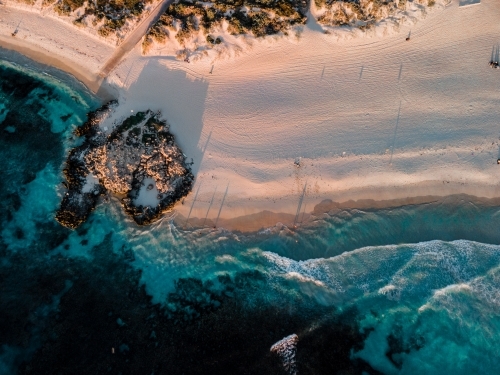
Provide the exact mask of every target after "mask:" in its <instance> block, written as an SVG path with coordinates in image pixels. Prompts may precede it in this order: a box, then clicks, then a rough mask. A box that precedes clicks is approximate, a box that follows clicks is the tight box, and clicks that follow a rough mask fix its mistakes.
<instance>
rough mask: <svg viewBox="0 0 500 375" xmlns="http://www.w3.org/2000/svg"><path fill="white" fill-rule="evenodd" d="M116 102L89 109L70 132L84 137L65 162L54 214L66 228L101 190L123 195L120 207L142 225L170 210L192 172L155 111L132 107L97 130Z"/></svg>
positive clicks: (93, 202) (188, 184)
mask: <svg viewBox="0 0 500 375" xmlns="http://www.w3.org/2000/svg"><path fill="white" fill-rule="evenodd" d="M117 104H118V103H117V102H116V101H112V102H110V103H108V104H106V105H104V106H103V107H101V108H100V109H98V110H96V111H94V112H91V113H90V114H89V115H88V120H87V121H86V122H85V124H83V125H82V126H81V127H80V128H78V129H77V130H76V131H75V134H76V135H78V136H84V137H85V141H84V142H83V144H82V145H81V146H79V147H76V148H74V149H73V150H72V151H71V152H70V154H69V156H68V159H67V161H66V168H65V169H64V174H65V177H66V181H67V182H66V183H65V186H66V187H67V189H68V191H67V193H66V194H65V195H64V197H63V200H62V202H61V207H60V208H59V210H58V212H57V214H56V219H57V220H58V221H59V222H60V223H61V224H62V225H64V226H66V227H69V228H76V227H78V226H79V225H80V224H81V223H83V222H84V221H85V220H86V219H87V217H88V216H89V215H90V213H91V212H92V210H93V209H94V208H95V206H96V204H97V202H98V201H99V197H100V196H101V195H103V194H105V193H106V192H110V193H114V194H120V195H125V196H126V197H125V198H124V199H123V200H122V203H123V205H124V208H125V211H126V212H127V213H128V214H130V215H131V216H132V217H133V219H134V220H135V221H136V223H138V224H141V225H142V224H148V223H151V222H152V221H154V220H156V219H158V218H159V217H160V216H161V214H162V213H164V212H166V211H169V210H171V209H172V207H173V206H174V204H175V203H176V202H177V201H178V200H179V199H181V198H182V197H184V196H185V195H187V194H188V193H189V192H190V191H191V188H192V185H193V180H194V176H193V174H192V173H191V170H190V168H189V166H188V165H187V164H186V162H185V157H184V155H183V153H182V151H181V150H180V148H179V147H178V146H177V145H176V144H175V141H174V136H173V135H172V134H171V133H170V132H169V127H168V124H167V123H166V122H165V121H163V120H160V116H161V114H160V113H153V112H152V111H149V110H148V111H146V112H137V113H136V114H135V115H132V116H130V117H128V118H127V119H125V120H124V121H123V122H122V123H121V124H120V125H118V126H117V127H116V128H115V129H114V130H113V132H112V133H111V134H109V135H108V136H106V135H105V134H104V133H103V132H102V131H101V130H100V127H99V125H100V124H101V122H102V121H103V120H104V119H105V118H106V117H108V116H109V114H110V112H111V111H112V110H113V109H114V108H115V107H116V106H117ZM155 189H156V190H155ZM149 192H150V193H149Z"/></svg>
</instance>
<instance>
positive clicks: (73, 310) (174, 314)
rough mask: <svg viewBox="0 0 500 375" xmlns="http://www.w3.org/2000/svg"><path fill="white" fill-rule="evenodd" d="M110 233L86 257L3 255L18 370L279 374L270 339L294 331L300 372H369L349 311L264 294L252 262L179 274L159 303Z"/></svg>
mask: <svg viewBox="0 0 500 375" xmlns="http://www.w3.org/2000/svg"><path fill="white" fill-rule="evenodd" d="M112 241H113V239H112V235H111V234H109V235H107V236H106V238H105V240H104V241H103V242H102V243H101V244H100V245H98V246H95V247H94V248H93V249H92V250H91V256H92V259H88V260H87V259H85V260H84V259H78V260H76V259H68V258H64V257H61V256H47V255H45V254H43V252H36V251H35V252H34V254H33V255H32V256H31V259H29V258H28V257H26V256H19V255H13V254H10V255H8V254H5V253H3V254H2V255H3V256H7V257H8V258H9V260H10V267H4V268H2V269H1V278H2V280H3V281H4V284H5V285H8V286H9V288H8V289H3V290H2V300H3V301H5V302H6V303H5V304H3V305H2V306H1V307H0V317H1V318H2V319H1V320H0V328H1V329H2V332H5V334H4V335H3V336H2V338H1V339H0V345H9V346H13V347H17V348H22V349H23V350H24V351H29V350H31V352H30V353H31V354H30V357H27V356H25V357H20V358H21V359H22V364H20V366H19V371H18V373H19V374H54V375H55V374H100V373H113V374H119V373H121V374H151V373H155V374H174V375H175V374H186V375H187V374H236V373H237V374H286V371H285V370H284V368H283V367H282V364H281V361H280V359H279V358H278V357H277V356H276V355H275V354H274V353H272V352H270V347H271V346H272V345H273V344H274V343H275V342H277V341H279V340H280V339H282V338H283V337H285V336H287V335H289V334H291V333H294V332H296V333H297V334H298V336H299V346H298V357H297V358H298V366H299V373H300V374H331V373H349V374H361V373H362V371H367V372H368V373H371V374H376V372H375V371H373V369H371V368H370V367H369V365H367V364H366V363H364V362H362V361H360V360H351V359H350V353H351V351H352V350H358V349H360V348H361V347H362V346H363V341H364V339H365V337H366V333H365V334H361V333H360V331H359V327H358V325H357V323H356V322H357V320H358V316H357V314H356V312H355V311H350V312H349V313H338V312H336V311H335V309H334V308H331V307H330V308H326V307H323V306H321V305H318V304H317V303H315V302H314V301H312V300H310V299H309V298H304V297H299V296H297V295H292V294H288V293H287V292H285V293H284V294H283V295H280V294H277V295H275V296H274V297H273V298H272V299H270V300H266V297H265V296H266V293H268V290H269V288H270V286H269V285H268V282H267V278H266V277H265V276H264V275H263V274H261V273H259V272H257V271H249V272H241V273H238V274H236V275H235V276H234V277H230V276H228V275H220V276H219V277H218V278H217V279H215V280H213V281H205V282H203V281H201V280H199V279H195V278H188V279H179V280H177V282H176V284H175V290H174V291H173V292H171V293H170V294H169V295H168V297H167V301H166V304H165V306H166V307H164V308H162V307H161V306H159V305H154V304H152V302H151V298H150V297H149V296H148V295H147V294H146V292H145V290H144V287H143V286H141V285H140V276H141V273H140V271H137V270H136V269H134V268H133V267H132V266H131V265H130V262H131V261H133V259H134V256H133V253H132V251H130V250H127V249H126V248H123V249H122V250H121V251H120V252H118V253H116V252H114V251H113V250H112ZM27 266H28V267H27ZM28 274H29V276H28ZM23 275H25V276H26V277H25V278H24V279H25V280H26V282H25V283H21V284H20V283H18V282H17V281H18V279H19V277H20V276H21V278H22V276H23ZM6 296H7V297H8V298H6ZM54 296H56V297H57V298H56V299H57V301H58V303H57V305H54V298H55V297H54ZM46 306H52V307H51V308H50V309H47V308H45V310H43V309H44V307H46ZM54 306H55V307H54ZM42 310H43V311H46V312H45V314H44V316H43V317H42V316H39V315H37V314H36V312H40V311H42ZM38 314H39V313H38ZM318 322H320V323H318ZM312 326H314V327H315V328H314V330H311V329H310V327H312ZM33 342H36V343H37V345H36V348H33ZM30 348H31V349H30ZM331 370H333V372H332V371H331Z"/></svg>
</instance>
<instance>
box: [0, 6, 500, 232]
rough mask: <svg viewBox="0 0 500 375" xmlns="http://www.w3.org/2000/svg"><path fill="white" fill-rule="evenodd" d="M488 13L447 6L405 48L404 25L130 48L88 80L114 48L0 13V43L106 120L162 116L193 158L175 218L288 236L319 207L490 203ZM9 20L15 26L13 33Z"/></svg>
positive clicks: (493, 184)
mask: <svg viewBox="0 0 500 375" xmlns="http://www.w3.org/2000/svg"><path fill="white" fill-rule="evenodd" d="M492 7H494V8H495V9H497V8H500V7H499V4H497V3H495V2H494V1H493V0H485V1H484V2H482V3H481V7H468V8H464V9H461V8H460V7H459V6H458V4H456V2H455V4H454V5H453V6H450V7H448V8H447V9H446V10H445V11H443V12H434V13H433V14H432V15H431V16H430V17H429V18H428V19H426V20H425V21H422V22H420V23H418V24H417V25H416V26H415V27H414V28H412V30H411V31H412V41H411V43H409V42H406V41H404V39H403V38H402V37H401V35H403V36H404V35H406V33H407V31H408V28H409V27H408V26H404V27H402V28H401V30H400V31H399V34H396V35H390V36H384V37H370V38H368V37H367V38H366V39H364V38H359V39H355V38H354V39H352V40H350V41H349V43H347V42H346V41H340V42H339V41H335V40H334V39H332V38H329V39H328V36H325V35H323V34H321V33H319V32H318V31H315V30H311V29H306V30H305V31H304V33H303V36H301V38H302V39H303V40H306V41H307V42H306V43H305V42H304V41H303V40H296V41H295V40H293V41H292V40H285V39H281V40H266V41H265V42H262V43H260V42H259V43H256V44H255V45H254V46H252V47H251V48H250V47H249V48H250V49H253V51H252V53H250V52H249V51H247V53H246V54H243V55H242V56H239V57H236V58H234V59H230V60H221V61H217V64H215V61H214V62H212V61H208V60H207V61H199V62H196V63H193V64H186V63H183V62H179V61H176V60H175V59H168V58H165V57H161V56H159V57H155V56H148V57H144V56H142V55H141V53H140V51H139V49H140V46H136V48H135V49H134V50H132V51H131V52H130V53H129V55H128V56H127V57H126V58H125V59H124V60H123V61H122V62H121V63H120V64H119V66H118V67H117V68H116V69H115V70H114V71H113V72H112V73H111V75H110V76H109V77H108V78H107V79H106V80H104V81H101V80H100V79H99V76H98V73H97V72H99V70H100V69H101V68H102V66H103V65H104V64H105V63H106V61H108V59H109V57H110V56H112V55H113V52H114V49H113V48H111V47H110V46H109V45H104V44H103V43H99V42H98V41H96V40H94V39H92V38H90V37H89V36H86V35H84V33H83V32H81V31H79V30H78V29H76V28H71V27H70V26H68V25H65V24H62V23H60V24H54V23H53V20H51V19H49V18H47V19H45V18H43V17H41V16H38V15H36V14H29V15H27V14H25V12H24V13H23V11H21V10H17V9H11V8H8V7H6V8H4V9H8V10H9V11H8V12H6V15H5V16H4V15H3V17H7V18H8V17H10V18H8V22H7V23H5V24H4V25H3V26H4V27H3V28H2V25H0V45H1V46H2V47H3V48H6V49H11V50H15V51H17V52H19V53H21V54H23V55H26V56H28V57H29V58H31V59H33V60H35V61H38V62H40V63H43V64H48V65H50V66H54V67H55V68H57V69H61V70H63V71H65V72H67V73H69V74H71V75H73V76H74V77H75V78H76V79H78V80H79V81H81V82H82V83H83V84H85V86H87V87H88V88H89V89H90V90H92V91H93V92H95V93H96V94H97V95H98V96H99V97H100V98H101V100H103V101H104V100H106V99H111V98H118V100H119V101H120V108H119V110H118V111H117V113H116V115H115V117H114V119H120V118H124V116H127V115H129V114H130V112H131V111H132V110H133V111H138V110H146V109H151V110H153V111H155V110H161V111H162V112H163V114H164V115H165V117H166V119H167V120H168V122H169V124H170V126H171V130H172V133H173V134H174V135H175V137H176V141H177V142H178V144H179V146H180V147H181V149H182V150H183V152H184V153H185V154H186V155H187V156H188V159H189V158H192V159H193V162H194V164H193V173H194V174H195V176H196V184H195V186H194V187H193V191H192V192H191V193H190V194H189V195H188V196H187V197H186V198H185V200H184V202H183V204H182V203H178V204H177V205H176V207H175V212H176V215H177V218H178V219H177V220H178V221H179V222H180V223H182V221H183V220H184V219H185V220H186V221H188V220H187V219H188V218H189V221H188V223H190V224H191V223H192V224H193V225H202V223H204V222H205V221H206V223H210V220H211V222H213V223H214V224H215V223H216V222H217V226H218V227H221V226H222V227H227V229H229V230H236V231H239V230H241V231H248V232H255V231H258V230H260V229H263V228H269V227H272V226H274V225H275V224H276V223H277V222H282V223H283V224H288V225H292V226H293V225H294V223H295V224H296V222H297V217H304V215H306V216H307V213H308V212H309V213H313V212H315V211H314V210H312V207H322V205H321V202H323V201H325V200H327V199H330V200H332V202H333V201H335V202H345V203H341V204H340V206H338V207H344V206H345V207H348V206H349V204H350V203H348V202H353V203H352V204H353V208H356V207H358V206H359V207H360V208H363V207H365V208H367V209H368V208H370V207H372V208H380V207H386V206H387V205H389V206H390V205H394V204H396V202H399V203H397V204H400V205H404V204H403V203H404V202H415V201H416V202H425V199H430V198H425V199H424V198H422V197H433V198H432V199H437V198H436V197H446V196H454V195H457V194H467V195H468V196H474V197H484V198H478V199H480V200H482V199H493V200H495V199H497V198H498V197H500V192H499V190H498V186H500V177H499V176H498V168H499V167H498V166H497V164H496V159H497V158H498V154H499V153H500V151H499V149H500V141H499V138H498V134H497V132H496V130H495V126H496V124H497V120H496V119H497V118H498V115H500V111H499V109H498V105H497V103H498V93H497V91H498V90H497V88H496V87H497V85H496V82H497V80H498V77H500V76H499V75H498V74H497V75H493V73H494V72H493V70H492V69H490V68H489V67H488V66H487V64H486V63H484V61H483V60H484V59H486V60H487V59H488V58H489V54H490V53H491V43H493V41H494V38H493V37H490V36H489V35H490V34H491V30H492V29H493V28H496V29H498V28H499V26H498V22H496V21H498V20H497V19H496V18H495V17H494V16H491V15H492V14H493V13H492V12H493V10H492V9H491V8H492ZM467 12H468V13H467ZM464 13H467V14H469V15H472V16H474V17H472V16H470V17H469V18H468V19H467V20H466V21H463V22H469V24H470V25H469V24H468V25H466V26H467V27H470V29H471V30H472V31H471V32H470V33H469V34H467V35H466V34H463V33H461V32H460V30H458V29H453V28H452V27H454V25H456V22H457V20H461V19H462V17H463V14H464ZM21 15H23V16H25V18H23V27H24V28H21V31H20V32H19V34H18V35H17V36H16V37H15V38H14V37H11V36H10V34H9V30H10V29H11V28H12V25H15V24H16V22H17V20H18V19H19V18H20V16H21ZM488 17H489V18H488ZM51 22H52V23H51ZM495 22H496V23H495ZM488 25H489V26H488ZM42 26H47V29H46V28H44V27H42ZM50 27H53V28H54V29H50ZM481 27H482V28H481ZM488 27H490V29H488ZM446 28H448V29H450V31H451V32H450V33H448V34H446V33H441V31H442V29H446ZM464 28H465V26H464ZM496 29H495V30H496ZM30 30H35V31H36V32H38V33H39V34H31V32H30ZM56 31H57V32H58V33H59V34H57V33H56V34H57V35H58V36H57V38H59V39H57V40H55V39H52V36H53V34H54V33H55V32H56ZM438 36H439V38H438ZM299 44H300V46H299ZM309 44H310V46H309ZM471 45H472V46H473V47H472V48H473V52H474V53H472V52H470V51H469V50H468V49H467V48H469V46H471ZM382 47H383V48H382ZM328 48H335V57H336V58H335V59H333V61H332V52H330V51H329V50H328ZM436 49H438V50H439V54H438V55H436V53H437V52H436ZM379 50H381V52H379ZM415 51H416V52H418V54H415ZM478 51H479V52H480V53H478ZM483 55H486V57H485V56H483ZM283 56H286V58H283ZM368 57H369V64H368V63H367V62H366V61H367V59H368ZM417 57H418V59H417ZM263 62H265V64H264V65H263ZM483 63H484V64H483ZM82 64H85V65H86V68H83V66H82ZM483 65H484V66H483ZM214 66H216V68H215V70H214V69H213V68H214ZM478 67H481V68H480V69H478ZM212 71H213V74H212ZM398 72H399V74H398ZM492 72H493V73H492ZM457 74H460V77H461V79H459V80H457V79H456V76H457ZM160 77H161V79H159V78H160ZM450 82H451V83H450ZM479 87H480V88H479ZM478 97H480V98H482V100H481V101H479V100H478V99H477V98H478ZM398 108H399V109H398ZM297 160H299V163H300V167H297V166H296V165H295V161H297ZM198 193H199V194H198ZM422 199H423V200H422ZM391 202H392V203H391ZM332 204H333V203H332ZM407 204H410V203H407ZM346 205H347V206H346ZM389 206H387V207H389ZM332 207H333V206H332ZM302 221H303V220H302ZM247 229H248V230H247Z"/></svg>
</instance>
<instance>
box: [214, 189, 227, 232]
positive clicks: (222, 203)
mask: <svg viewBox="0 0 500 375" xmlns="http://www.w3.org/2000/svg"><path fill="white" fill-rule="evenodd" d="M228 190H229V183H228V184H227V187H226V192H225V193H224V197H223V198H222V202H221V204H220V208H219V213H218V214H217V219H215V224H214V227H215V228H216V227H217V222H218V221H219V217H220V213H221V212H222V206H224V201H225V200H226V196H227V191H228Z"/></svg>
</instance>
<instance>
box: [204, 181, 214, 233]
mask: <svg viewBox="0 0 500 375" xmlns="http://www.w3.org/2000/svg"><path fill="white" fill-rule="evenodd" d="M215 193H217V186H216V187H215V190H214V193H213V194H212V199H210V204H209V205H208V210H207V214H206V215H205V220H203V226H205V224H206V222H207V217H208V213H209V212H210V209H211V208H212V203H214V198H215Z"/></svg>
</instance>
